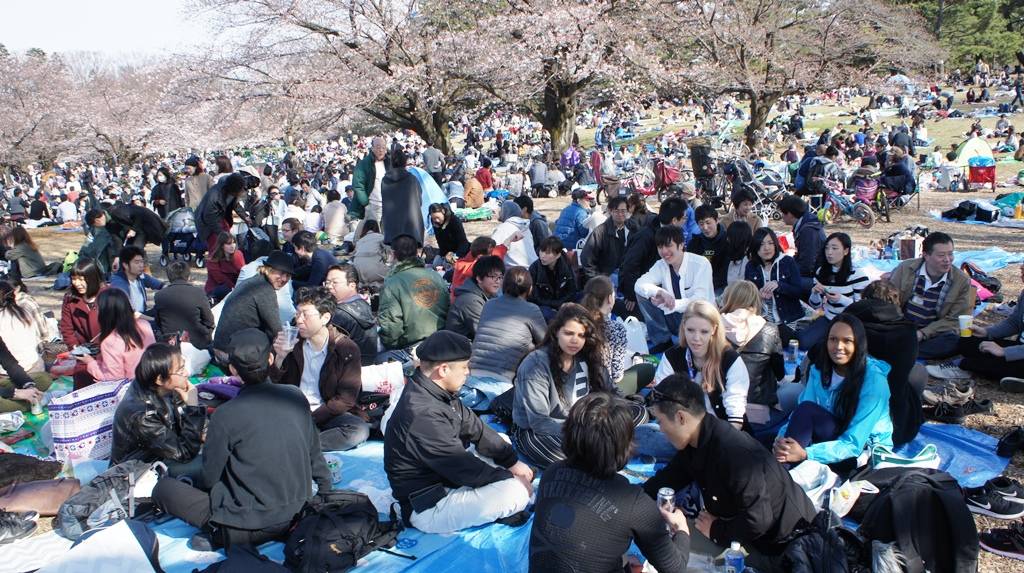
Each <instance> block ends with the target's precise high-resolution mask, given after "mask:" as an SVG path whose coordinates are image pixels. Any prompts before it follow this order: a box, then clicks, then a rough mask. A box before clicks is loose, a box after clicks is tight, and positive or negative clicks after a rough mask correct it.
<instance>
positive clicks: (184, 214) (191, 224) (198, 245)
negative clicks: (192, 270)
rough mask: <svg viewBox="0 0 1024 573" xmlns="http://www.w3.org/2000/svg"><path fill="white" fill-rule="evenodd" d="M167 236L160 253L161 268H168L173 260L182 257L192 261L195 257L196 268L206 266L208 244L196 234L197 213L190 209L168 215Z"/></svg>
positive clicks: (179, 210) (175, 211)
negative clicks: (168, 264)
mask: <svg viewBox="0 0 1024 573" xmlns="http://www.w3.org/2000/svg"><path fill="white" fill-rule="evenodd" d="M167 228H168V231H167V235H165V236H164V242H163V245H162V246H161V252H160V266H161V267H166V266H167V263H168V262H169V261H170V260H172V258H173V260H178V256H179V255H180V256H182V257H184V258H185V260H186V261H191V260H192V256H193V255H195V258H196V266H197V267H199V268H203V267H204V266H206V242H205V241H203V240H201V239H200V238H199V235H198V234H197V233H196V221H195V213H193V211H192V209H191V208H190V207H182V208H181V209H176V210H174V211H172V212H171V213H170V214H169V215H167Z"/></svg>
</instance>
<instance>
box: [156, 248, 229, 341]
mask: <svg viewBox="0 0 1024 573" xmlns="http://www.w3.org/2000/svg"><path fill="white" fill-rule="evenodd" d="M189 274H190V271H189V265H188V262H186V261H171V263H170V264H169V265H167V281H168V283H169V284H168V285H167V286H165V287H164V288H162V289H160V290H158V291H156V294H155V295H153V309H152V314H153V316H154V317H155V318H156V326H157V330H158V331H160V332H161V333H163V334H165V335H169V334H174V333H176V332H187V333H188V338H189V342H191V343H192V346H195V347H196V348H199V349H204V348H207V347H209V346H210V344H211V343H212V342H213V336H212V335H213V329H214V328H215V327H216V322H214V319H213V311H212V310H211V309H210V299H209V298H207V297H206V293H205V292H203V289H202V288H200V287H198V286H196V285H193V284H191V283H189Z"/></svg>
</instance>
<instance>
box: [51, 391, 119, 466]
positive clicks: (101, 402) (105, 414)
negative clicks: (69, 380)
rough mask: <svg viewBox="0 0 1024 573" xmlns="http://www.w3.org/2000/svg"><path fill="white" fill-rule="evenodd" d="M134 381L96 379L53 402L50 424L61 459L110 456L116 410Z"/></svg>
mask: <svg viewBox="0 0 1024 573" xmlns="http://www.w3.org/2000/svg"><path fill="white" fill-rule="evenodd" d="M130 383H131V380H127V379H126V380H120V381H118V380H113V381H109V382H97V383H95V384H93V385H91V386H88V387H86V388H82V389H81V390H75V391H74V392H72V393H70V394H67V395H65V396H61V397H60V398H56V399H54V400H52V401H50V405H49V410H50V427H51V429H52V430H53V449H54V454H55V455H56V456H57V459H58V460H61V461H75V460H85V459H90V460H103V459H107V458H108V457H110V447H111V444H112V442H113V438H114V429H113V428H114V411H115V410H116V409H117V404H118V403H119V402H120V401H121V397H122V396H124V393H125V392H126V391H127V390H128V385H129V384H130Z"/></svg>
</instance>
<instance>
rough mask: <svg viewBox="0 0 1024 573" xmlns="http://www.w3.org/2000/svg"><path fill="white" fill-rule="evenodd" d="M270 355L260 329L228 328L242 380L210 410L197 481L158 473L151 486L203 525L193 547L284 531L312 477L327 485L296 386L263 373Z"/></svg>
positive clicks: (178, 513) (176, 510)
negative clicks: (234, 391)
mask: <svg viewBox="0 0 1024 573" xmlns="http://www.w3.org/2000/svg"><path fill="white" fill-rule="evenodd" d="M273 362H274V358H273V355H272V354H271V343H270V339H269V338H267V335H266V334H264V333H263V332H262V331H260V330H258V329H255V328H246V329H242V330H239V331H236V332H234V333H233V335H232V336H231V337H230V342H229V349H228V364H229V370H230V372H231V374H232V375H233V376H238V377H239V378H241V379H242V382H243V386H242V389H241V390H240V391H239V392H238V396H237V397H235V398H233V399H231V400H230V401H228V402H226V403H225V404H223V405H221V406H220V407H218V408H217V411H216V412H214V413H213V416H211V417H210V422H209V428H208V430H207V434H206V442H205V444H204V445H203V452H202V456H203V470H202V474H201V477H200V479H199V481H198V482H197V483H196V486H197V487H193V486H191V485H188V484H186V483H184V482H181V481H178V480H177V479H174V478H170V477H163V478H160V479H159V480H158V481H157V483H156V486H155V487H154V488H153V491H152V499H153V502H154V503H155V504H156V505H157V506H158V507H159V508H160V509H162V510H163V511H164V512H166V513H168V514H170V515H173V516H175V517H179V518H181V519H183V520H184V521H185V522H186V523H188V524H189V525H192V526H194V527H198V528H199V529H200V530H201V533H200V534H199V535H197V536H194V537H193V538H192V542H191V546H192V548H193V549H196V550H211V549H212V548H213V547H217V546H225V547H230V546H231V545H236V544H237V545H241V544H251V545H259V544H261V543H264V542H266V541H270V540H280V539H284V538H285V537H287V536H288V532H289V531H290V530H291V526H292V522H293V520H294V518H295V515H296V514H297V513H298V512H299V511H300V510H301V509H302V508H303V507H304V506H305V505H306V503H307V502H308V501H310V500H311V499H312V498H313V490H312V483H313V482H314V481H315V482H316V485H317V489H318V491H321V492H325V491H330V490H331V489H332V484H331V473H330V471H329V470H328V469H327V463H326V461H325V460H324V456H323V454H322V453H321V451H320V435H319V433H318V432H317V429H316V425H315V424H314V423H313V418H312V417H311V416H310V415H309V401H308V400H307V399H306V397H305V396H304V395H303V394H302V391H301V390H299V389H298V388H293V387H290V386H287V385H283V384H273V383H271V382H270V381H269V380H268V376H269V374H270V367H271V365H272V364H273Z"/></svg>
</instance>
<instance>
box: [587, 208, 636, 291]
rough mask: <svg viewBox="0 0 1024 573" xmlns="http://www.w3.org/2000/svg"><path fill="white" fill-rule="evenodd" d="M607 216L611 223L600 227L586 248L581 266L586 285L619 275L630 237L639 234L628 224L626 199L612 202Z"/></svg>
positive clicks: (630, 222) (590, 238) (589, 239)
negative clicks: (601, 278) (596, 279)
mask: <svg viewBox="0 0 1024 573" xmlns="http://www.w3.org/2000/svg"><path fill="white" fill-rule="evenodd" d="M608 214H609V218H608V220H607V221H605V222H604V223H601V224H600V225H598V227H597V228H596V229H594V232H593V233H590V236H589V237H587V242H586V243H584V244H583V254H582V255H581V256H580V265H581V266H582V267H583V282H584V283H586V282H587V281H589V280H590V279H592V278H594V277H596V276H598V275H605V276H609V277H610V276H611V275H612V273H614V272H615V271H617V270H618V269H619V267H620V266H621V265H622V256H623V255H625V254H626V245H627V244H628V243H629V237H630V235H632V234H633V233H634V232H635V231H636V227H635V226H634V224H633V222H632V221H630V220H629V209H627V208H626V198H625V197H621V196H619V197H612V198H611V199H609V200H608Z"/></svg>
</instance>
